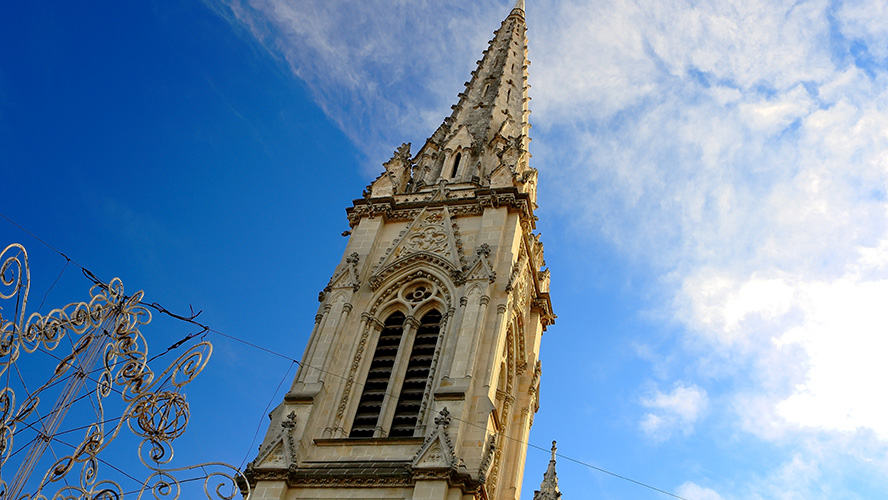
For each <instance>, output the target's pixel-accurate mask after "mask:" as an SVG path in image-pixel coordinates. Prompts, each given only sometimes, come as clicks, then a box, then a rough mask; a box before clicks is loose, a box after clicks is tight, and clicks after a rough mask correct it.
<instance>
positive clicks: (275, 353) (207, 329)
mask: <svg viewBox="0 0 888 500" xmlns="http://www.w3.org/2000/svg"><path fill="white" fill-rule="evenodd" d="M0 217H2V218H4V219H6V220H7V221H9V222H10V223H12V224H13V225H15V226H16V227H18V228H19V229H21V230H22V231H24V232H25V233H27V234H29V235H30V236H31V237H33V238H34V239H36V240H37V241H39V242H40V243H43V244H44V245H45V246H47V247H48V248H50V249H51V250H53V251H55V252H56V253H58V254H59V255H61V256H62V257H64V258H65V259H67V260H68V261H70V262H72V263H73V264H74V265H76V266H77V267H79V268H80V269H81V271H82V272H83V274H84V276H86V277H87V278H88V279H90V280H91V281H93V283H95V284H103V283H104V282H102V281H101V280H100V279H99V278H97V277H96V276H95V275H94V274H93V273H92V272H91V271H89V270H88V269H87V268H85V267H84V266H82V265H80V264H79V263H77V262H76V261H74V260H73V259H70V258H69V257H68V256H67V255H65V254H64V253H62V252H61V251H59V250H57V249H55V248H54V247H52V246H51V245H49V244H48V243H46V242H45V241H44V240H42V239H41V238H39V237H38V236H37V235H35V234H34V233H32V232H30V231H28V230H27V229H25V228H24V227H22V226H20V225H19V224H17V223H15V222H14V221H13V220H12V219H10V218H9V217H7V216H6V215H4V214H3V213H0ZM140 304H141V305H143V306H148V307H151V308H153V309H155V310H156V311H158V312H160V313H161V314H165V315H167V316H170V317H172V318H174V319H178V320H180V321H184V322H186V323H191V324H193V325H196V326H198V327H200V328H201V329H202V330H201V332H199V333H196V334H190V335H188V336H186V337H185V338H183V339H182V341H180V342H177V343H176V344H174V345H173V346H171V347H170V348H168V349H167V351H165V352H164V353H163V354H166V353H167V352H169V351H170V350H172V349H173V348H175V347H178V346H181V345H182V344H184V343H185V342H186V341H187V340H189V339H190V338H193V337H194V336H197V335H200V334H202V333H207V332H211V333H214V334H217V335H219V336H222V337H225V338H228V339H230V340H233V341H236V342H239V343H241V344H244V345H246V346H249V347H252V348H254V349H257V350H260V351H263V352H265V353H267V354H270V355H273V356H277V357H280V358H283V359H286V360H288V361H291V362H292V363H295V364H296V365H298V366H300V367H303V368H305V367H308V368H313V369H316V370H318V371H320V372H322V373H326V374H328V375H331V376H333V377H337V378H340V379H342V380H348V377H345V376H344V375H340V374H337V373H333V372H331V371H329V370H324V369H323V368H319V367H316V366H311V365H308V364H306V363H303V362H301V361H300V360H297V359H296V358H293V357H291V356H287V355H286V354H283V353H280V352H278V351H275V350H273V349H269V348H267V347H264V346H261V345H259V344H255V343H253V342H250V341H247V340H244V339H242V338H239V337H236V336H234V335H231V334H228V333H224V332H221V331H219V330H217V329H214V328H211V327H210V326H208V325H205V324H203V323H200V322H198V321H196V320H195V319H196V318H197V316H199V315H200V313H201V312H202V311H198V312H197V313H194V311H193V309H192V311H191V313H192V314H191V316H183V315H178V314H176V313H173V312H171V311H170V310H168V309H166V308H165V307H163V306H162V305H160V304H158V303H157V302H152V303H146V302H140ZM155 357H158V356H155ZM152 359H154V358H152ZM291 369H292V364H291V365H290V368H289V369H288V371H287V373H289V371H290V370H291ZM285 377H286V375H285ZM352 383H353V384H356V385H358V386H363V385H364V384H362V383H360V382H357V381H356V380H352ZM281 385H282V384H279V385H278V389H280V386H281ZM278 389H276V390H275V394H276V393H277V390H278ZM386 394H388V395H389V396H393V397H397V395H394V394H391V393H388V392H387V391H386ZM269 407H270V406H269ZM266 412H267V408H266ZM450 418H452V419H454V420H457V421H460V422H463V423H465V424H468V425H472V426H475V427H478V428H483V429H486V427H484V426H481V425H479V424H476V423H474V422H469V421H467V420H462V419H459V418H455V417H453V416H452V415H451V416H450ZM503 437H504V438H505V439H509V440H512V441H516V442H518V443H520V444H522V445H526V446H528V447H531V448H534V449H537V450H542V451H546V452H548V451H549V450H547V449H546V448H544V447H542V446H538V445H535V444H533V443H530V442H529V441H525V440H523V439H521V438H517V437H514V436H509V435H504V436H503ZM253 440H254V441H255V436H254V438H253ZM250 447H251V448H252V443H251V444H250ZM247 456H249V451H248V452H247ZM556 456H558V457H561V458H563V459H565V460H568V461H570V462H574V463H576V464H578V465H581V466H583V467H587V468H589V469H592V470H595V471H598V472H601V473H604V474H607V475H610V476H612V477H615V478H618V479H622V480H624V481H627V482H630V483H632V484H635V485H637V486H641V487H644V488H647V489H650V490H652V491H656V492H658V493H661V494H664V495H667V496H670V497H672V498H677V499H679V500H688V499H687V498H685V497H682V496H679V495H676V494H674V493H671V492H669V491H667V490H664V489H662V488H658V487H656V486H653V485H650V484H647V483H645V482H642V481H638V480H635V479H632V478H630V477H628V476H624V475H621V474H617V473H615V472H612V471H609V470H607V469H604V468H601V467H597V466H595V465H592V464H589V463H587V462H584V461H582V460H579V459H576V458H573V457H570V456H567V455H564V454H561V453H556ZM242 466H243V464H242V465H241V467H242Z"/></svg>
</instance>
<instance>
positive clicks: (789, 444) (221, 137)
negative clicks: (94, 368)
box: [0, 0, 888, 500]
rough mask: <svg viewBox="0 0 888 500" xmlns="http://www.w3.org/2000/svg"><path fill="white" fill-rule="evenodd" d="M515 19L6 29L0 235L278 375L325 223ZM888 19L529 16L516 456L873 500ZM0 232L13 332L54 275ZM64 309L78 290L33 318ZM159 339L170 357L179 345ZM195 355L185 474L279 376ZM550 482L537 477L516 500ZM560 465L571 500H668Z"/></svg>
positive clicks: (12, 17)
mask: <svg viewBox="0 0 888 500" xmlns="http://www.w3.org/2000/svg"><path fill="white" fill-rule="evenodd" d="M510 7H511V2H509V1H496V2H421V1H416V2H406V1H398V2H391V1H388V2H382V1H374V0H369V1H368V0H364V1H357V0H354V1H352V0H342V1H335V2H331V1H320V0H317V1H316V0H301V1H298V2H284V1H277V0H265V1H260V0H254V1H247V0H237V1H235V0H232V1H222V0H219V1H209V0H207V2H206V3H200V2H166V1H154V2H145V3H142V4H139V5H125V4H119V3H117V2H88V3H85V4H83V3H78V4H76V5H75V4H70V3H65V2H29V3H25V2H19V3H16V4H11V5H8V6H6V7H5V8H4V11H5V12H4V15H3V16H0V164H2V165H3V170H2V171H3V173H4V174H5V176H4V183H3V186H4V189H3V197H2V203H0V207H2V213H4V214H5V215H7V216H9V217H10V218H12V219H13V220H15V221H17V222H18V223H19V224H21V225H23V226H25V227H27V228H28V229H30V230H31V231H33V232H35V233H37V234H38V235H40V236H41V237H42V238H43V239H45V240H46V241H48V242H49V243H50V244H52V245H54V246H55V247H57V248H59V249H60V250H62V251H63V252H65V253H66V254H67V255H69V256H70V257H71V258H72V259H74V260H76V261H77V262H79V263H80V264H83V265H84V266H86V267H88V268H90V269H91V270H93V271H94V272H95V273H96V274H97V275H99V276H101V277H104V278H106V279H107V278H110V277H112V276H120V277H121V278H123V280H124V283H125V284H126V286H127V289H128V290H135V289H144V290H145V291H146V295H147V298H148V300H152V301H157V302H160V303H162V304H164V305H165V306H166V307H168V308H170V309H174V310H176V309H178V310H182V311H184V310H187V309H188V306H189V305H193V306H194V307H195V309H201V310H203V311H204V312H203V314H202V315H201V319H202V320H203V321H204V322H205V323H208V324H210V325H211V326H213V327H214V328H216V329H218V330H221V331H224V332H227V333H231V334H233V335H236V336H239V337H243V338H246V339H249V340H251V341H253V342H256V343H258V344H261V345H266V346H271V347H274V348H276V349H279V350H281V351H282V352H285V353H288V354H289V355H291V356H293V357H296V358H298V357H300V356H301V353H302V349H303V347H304V344H305V341H306V339H307V335H308V333H309V332H310V328H311V325H312V318H313V316H314V314H315V310H316V308H317V305H316V304H317V302H316V300H317V292H318V291H319V290H320V289H322V288H323V286H324V285H325V284H326V282H327V280H328V279H329V276H330V274H332V272H333V269H334V267H335V266H336V264H337V263H338V261H339V259H340V257H341V252H342V248H343V246H344V243H345V240H344V238H342V237H341V236H340V233H341V232H342V231H343V230H345V229H347V222H346V220H345V217H344V215H345V214H344V208H345V207H346V206H348V205H349V204H350V201H351V199H353V198H356V197H358V196H360V193H361V191H362V189H363V187H364V186H365V185H366V184H367V183H368V182H369V181H370V180H372V179H373V178H374V177H375V176H376V175H377V174H378V172H379V171H380V170H381V163H382V162H383V161H385V160H387V159H388V158H389V157H390V155H391V152H392V150H393V149H394V148H395V147H397V146H398V145H399V144H401V142H407V141H412V142H413V143H414V144H421V143H422V142H423V141H424V140H425V138H426V136H428V135H429V134H430V133H431V132H432V131H433V130H434V129H435V127H436V126H437V125H438V124H439V123H440V121H441V120H443V118H444V117H445V116H446V115H448V114H449V106H450V105H451V104H453V103H455V102H456V99H457V98H456V95H457V94H458V93H459V92H460V91H461V90H462V83H463V82H464V81H466V80H467V79H468V78H469V73H470V71H471V70H472V69H473V68H474V65H475V63H474V62H475V61H476V60H477V59H478V58H479V56H480V54H481V51H482V50H483V49H484V48H485V47H486V44H487V41H488V39H489V38H490V35H491V32H492V31H493V29H495V28H496V27H497V26H498V25H499V22H500V21H501V20H502V18H503V17H505V15H506V14H507V13H508V10H509V8H510ZM886 18H888V3H886V2H885V1H870V2H837V1H833V2H828V1H796V2H781V1H777V2H775V1H770V2H763V1H762V2H760V1H746V2H742V3H735V2H728V1H719V0H716V1H712V2H692V1H673V2H663V1H642V0H635V1H632V0H613V1H608V2H580V1H569V0H563V1H561V0H551V1H542V0H540V1H536V0H535V1H534V2H529V5H528V12H527V19H528V26H529V38H530V45H529V47H530V58H531V61H532V63H533V64H532V65H531V67H530V69H529V72H530V82H531V84H532V86H533V87H532V89H531V91H530V95H531V96H532V98H533V101H532V102H531V104H530V106H531V109H532V111H533V114H532V115H531V121H532V124H533V125H534V129H533V130H532V132H531V137H532V138H533V143H532V144H531V152H532V153H533V155H534V158H533V160H532V162H533V163H532V164H533V166H534V167H536V168H537V169H539V170H540V192H539V200H538V201H539V204H540V210H539V211H538V215H539V216H540V219H541V220H540V223H539V226H538V227H539V228H540V230H541V232H542V233H543V240H544V242H545V243H546V250H547V263H548V265H549V267H550V268H551V270H552V296H553V302H554V305H555V308H556V312H557V313H558V315H559V319H558V321H557V324H556V325H555V326H553V327H551V328H550V330H549V331H548V332H547V333H546V335H545V337H544V339H543V347H542V349H543V351H542V358H543V363H544V367H543V369H544V372H543V378H542V384H543V389H542V402H541V409H540V412H539V413H538V414H537V416H536V420H535V424H534V428H533V432H532V434H531V442H532V443H534V444H536V445H539V446H542V447H543V448H548V443H549V442H550V441H551V440H552V439H557V440H558V441H559V452H561V453H563V454H564V455H566V456H569V457H572V458H575V459H577V460H580V461H584V462H587V463H590V464H593V465H595V466H598V467H602V468H605V469H608V470H611V471H613V472H616V473H619V474H622V475H625V476H629V477H632V478H634V479H636V480H639V481H643V482H646V483H650V484H653V485H655V486H657V487H659V488H662V489H664V490H668V491H672V492H675V493H676V494H678V495H681V496H683V497H686V498H689V499H694V500H714V499H741V498H743V499H746V498H761V499H772V498H773V499H795V498H804V499H816V498H823V499H826V498H829V499H837V498H841V499H857V498H878V497H880V496H884V493H883V492H884V491H886V489H888V425H886V422H888V404H886V403H885V397H884V395H883V392H884V391H883V388H882V381H884V380H885V379H886V376H888V365H886V364H885V363H884V361H883V359H884V357H885V355H884V353H885V351H886V349H888V341H886V336H885V325H886V324H888V313H886V312H885V307H884V305H883V303H884V298H885V297H888V224H886V223H888V197H886V189H888V155H886V151H888V24H886V23H885V22H884V19H886ZM0 235H2V236H3V240H4V243H9V242H14V241H19V242H22V243H24V244H26V245H27V247H28V249H29V252H30V255H31V267H32V297H37V298H36V299H33V300H32V302H33V301H36V303H34V304H33V307H34V308H36V306H37V305H38V304H39V302H40V300H39V299H42V298H43V295H44V294H45V293H46V291H47V290H48V289H49V287H50V285H51V284H52V282H53V280H54V279H55V278H56V276H57V275H58V274H59V272H60V271H61V270H62V268H63V267H64V265H65V261H64V259H62V258H61V257H59V256H58V255H55V254H53V253H52V252H50V251H48V250H47V249H45V248H43V247H42V246H41V245H40V244H39V243H38V242H36V241H34V240H32V239H30V237H29V236H27V235H26V234H24V233H22V232H20V231H19V230H18V229H16V228H15V227H14V226H12V225H10V224H8V223H7V222H5V221H2V220H0ZM87 288H88V283H87V282H86V280H85V279H83V278H82V276H81V275H80V274H79V273H78V272H77V270H76V269H74V268H72V267H70V266H69V268H67V269H66V270H65V272H64V274H63V275H62V279H61V280H60V281H59V284H58V285H57V286H56V287H54V288H53V289H52V291H51V293H50V294H49V296H48V299H47V303H48V304H54V305H60V304H62V303H66V302H68V301H71V300H80V299H81V298H83V297H84V296H85V294H86V289H87ZM149 329H150V331H151V332H152V333H151V336H149V341H151V342H152V344H151V345H152V346H154V345H155V344H157V349H160V350H162V349H163V348H165V347H166V345H168V344H169V343H171V341H172V340H175V339H178V338H180V337H181V336H182V335H184V334H186V333H188V332H189V331H190V330H189V329H188V328H185V327H183V326H182V325H179V324H176V323H175V322H168V321H164V320H163V319H161V318H158V319H157V320H156V321H155V323H153V324H152V325H151V326H150V327H149ZM146 331H148V329H146ZM155 340H156V342H155ZM210 340H212V341H213V342H214V344H215V345H216V350H215V351H214V354H213V359H212V361H211V363H210V366H209V368H208V369H207V370H206V371H205V372H204V373H203V374H201V377H200V378H199V379H198V380H197V381H195V382H194V384H193V385H192V386H191V387H190V388H189V392H188V396H189V398H191V400H192V401H193V403H192V414H193V422H192V428H191V429H190V431H189V434H188V436H189V437H188V438H187V439H190V440H191V441H186V442H184V443H183V444H182V445H180V447H179V448H178V449H177V453H181V454H183V455H184V456H183V459H188V458H191V457H195V458H198V457H199V458H201V459H214V460H224V461H229V462H233V463H235V464H239V463H240V462H241V460H242V459H243V457H244V455H249V456H250V458H252V454H253V453H254V452H255V448H252V449H251V446H255V443H254V444H251V440H252V439H253V434H254V432H255V430H256V425H257V424H258V423H259V422H260V421H261V420H262V418H263V413H264V411H265V408H266V406H267V405H268V403H269V402H270V401H274V404H277V402H278V401H279V398H280V393H278V394H274V392H275V388H276V387H277V386H278V384H279V383H280V381H281V379H282V378H285V374H286V373H287V370H288V369H290V368H291V366H290V363H289V362H288V361H286V360H283V359H280V358H275V357H272V356H269V355H267V354H263V353H262V352H260V351H255V350H250V349H247V348H244V347H243V346H240V345H237V344H234V343H231V342H230V341H227V340H225V339H223V338H219V337H217V336H211V338H210ZM292 375H293V372H292V371H291V372H290V374H289V375H288V376H286V378H287V379H288V381H287V382H285V384H284V385H285V386H286V385H287V383H288V382H289V377H292ZM183 439H185V438H183ZM195 443H196V444H195ZM547 461H548V453H547V452H543V451H538V450H534V449H531V450H530V451H529V453H528V467H527V473H526V476H525V488H524V497H525V498H529V497H531V496H532V492H533V489H534V488H535V487H536V486H537V485H538V484H539V481H540V480H541V479H542V473H543V471H544V470H545V464H546V462H547ZM558 467H559V479H560V482H561V485H562V491H563V492H564V494H565V495H567V496H568V497H570V498H605V499H611V498H613V499H617V498H664V496H663V495H662V494H659V493H656V492H653V491H650V490H645V489H643V488H640V487H639V486H637V485H633V484H631V483H627V482H624V481H621V480H619V479H615V478H613V477H610V476H607V475H603V474H601V473H599V472H596V471H593V470H590V469H588V468H585V467H583V466H581V465H578V464H575V463H572V462H570V461H569V460H566V459H561V460H560V461H559V466H558Z"/></svg>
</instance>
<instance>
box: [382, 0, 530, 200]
mask: <svg viewBox="0 0 888 500" xmlns="http://www.w3.org/2000/svg"><path fill="white" fill-rule="evenodd" d="M524 17H525V16H524V1H523V0H518V1H517V2H516V3H515V7H514V8H513V9H512V10H511V11H510V13H509V15H508V16H507V17H506V18H505V19H504V20H503V22H502V24H501V25H500V27H499V29H497V30H496V31H495V32H494V34H493V38H492V39H491V40H490V43H489V45H488V47H487V50H485V51H484V53H483V56H482V57H481V59H480V60H479V61H478V66H477V68H476V69H475V70H474V71H472V77H471V79H470V80H469V81H468V82H467V83H466V89H465V91H464V92H462V93H460V94H459V102H458V103H457V104H455V105H454V106H453V112H452V113H451V115H450V116H449V117H447V118H445V119H444V122H443V123H442V124H441V126H439V127H438V130H436V131H435V133H434V134H432V136H431V137H429V139H428V140H427V141H426V143H425V144H424V145H423V146H422V148H421V149H420V150H419V151H418V152H417V153H416V155H415V156H413V157H411V153H410V145H409V144H404V145H402V147H401V148H399V149H398V151H396V152H395V154H394V156H393V157H392V159H391V160H390V161H389V162H387V163H386V164H385V168H386V172H385V173H384V174H383V175H382V176H380V178H379V179H377V181H378V182H377V181H374V183H373V184H371V185H370V186H369V190H368V191H367V192H366V193H365V195H366V196H368V197H384V196H391V195H399V194H409V193H416V192H419V191H422V190H424V188H425V189H429V187H431V186H437V185H439V184H440V183H441V181H446V183H447V184H449V185H450V189H462V188H466V189H473V188H479V187H480V188H500V187H510V188H511V187H517V188H518V189H519V190H520V191H522V192H527V193H529V194H530V195H531V200H532V201H535V198H536V170H534V169H532V168H530V167H529V166H528V165H527V162H528V159H529V156H530V155H529V154H528V151H527V148H528V143H529V138H528V132H529V130H530V124H529V122H528V118H529V115H530V111H529V110H528V101H529V100H530V98H529V97H528V96H527V91H528V88H529V87H530V86H529V85H528V84H527V67H528V65H529V64H530V63H529V61H528V60H527V36H526V31H527V26H526V23H525V19H524Z"/></svg>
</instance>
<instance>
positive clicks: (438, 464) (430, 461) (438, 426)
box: [412, 407, 459, 469]
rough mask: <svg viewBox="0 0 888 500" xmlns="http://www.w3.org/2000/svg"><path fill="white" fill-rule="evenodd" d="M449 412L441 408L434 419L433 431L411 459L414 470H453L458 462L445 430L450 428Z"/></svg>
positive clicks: (451, 442)
mask: <svg viewBox="0 0 888 500" xmlns="http://www.w3.org/2000/svg"><path fill="white" fill-rule="evenodd" d="M450 421H451V418H450V412H449V411H448V410H447V408H446V407H445V408H443V409H442V410H441V411H440V412H438V416H437V417H435V429H434V430H433V431H432V433H431V434H429V436H428V437H427V438H426V439H425V441H424V442H423V443H422V446H420V447H419V450H417V452H416V455H414V457H413V463H412V466H413V467H414V468H424V467H425V468H448V469H455V468H456V467H457V466H458V464H459V461H458V460H457V459H456V454H455V452H454V449H453V441H452V440H451V439H450V434H449V432H448V431H447V429H448V428H449V427H450Z"/></svg>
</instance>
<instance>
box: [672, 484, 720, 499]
mask: <svg viewBox="0 0 888 500" xmlns="http://www.w3.org/2000/svg"><path fill="white" fill-rule="evenodd" d="M676 494H677V495H678V496H680V497H684V498H687V499H688V500H722V496H721V495H719V494H718V492H716V491H715V490H713V489H710V488H705V487H703V486H700V485H698V484H695V483H692V482H687V483H683V484H682V485H681V486H679V487H678V489H677V490H676Z"/></svg>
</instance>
